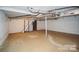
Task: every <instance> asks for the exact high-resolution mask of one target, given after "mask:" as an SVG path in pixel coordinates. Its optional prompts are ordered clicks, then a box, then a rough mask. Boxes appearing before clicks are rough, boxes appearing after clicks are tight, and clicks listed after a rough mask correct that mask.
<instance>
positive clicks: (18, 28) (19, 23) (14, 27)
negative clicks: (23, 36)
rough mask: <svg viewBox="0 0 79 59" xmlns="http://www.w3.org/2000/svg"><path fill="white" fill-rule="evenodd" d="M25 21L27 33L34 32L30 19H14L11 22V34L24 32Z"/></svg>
mask: <svg viewBox="0 0 79 59" xmlns="http://www.w3.org/2000/svg"><path fill="white" fill-rule="evenodd" d="M24 20H25V31H32V30H33V25H32V20H30V19H29V18H13V19H10V20H9V33H17V32H24ZM28 22H29V25H28ZM28 26H29V28H28Z"/></svg>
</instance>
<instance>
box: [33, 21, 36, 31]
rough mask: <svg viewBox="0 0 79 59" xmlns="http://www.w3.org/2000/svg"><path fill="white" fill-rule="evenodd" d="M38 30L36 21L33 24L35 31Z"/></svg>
mask: <svg viewBox="0 0 79 59" xmlns="http://www.w3.org/2000/svg"><path fill="white" fill-rule="evenodd" d="M36 30H37V21H36V20H35V21H34V22H33V31H36Z"/></svg>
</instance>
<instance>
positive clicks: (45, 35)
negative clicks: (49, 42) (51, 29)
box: [45, 17, 47, 39]
mask: <svg viewBox="0 0 79 59" xmlns="http://www.w3.org/2000/svg"><path fill="white" fill-rule="evenodd" d="M45 38H46V39H47V17H45Z"/></svg>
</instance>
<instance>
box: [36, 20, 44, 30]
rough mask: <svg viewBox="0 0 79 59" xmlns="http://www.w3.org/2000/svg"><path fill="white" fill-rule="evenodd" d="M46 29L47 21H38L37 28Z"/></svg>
mask: <svg viewBox="0 0 79 59" xmlns="http://www.w3.org/2000/svg"><path fill="white" fill-rule="evenodd" d="M44 29H45V21H37V30H44Z"/></svg>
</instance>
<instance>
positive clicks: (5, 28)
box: [0, 11, 8, 45]
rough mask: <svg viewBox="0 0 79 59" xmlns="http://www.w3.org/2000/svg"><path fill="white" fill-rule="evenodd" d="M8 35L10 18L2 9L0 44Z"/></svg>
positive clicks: (0, 15) (0, 13)
mask: <svg viewBox="0 0 79 59" xmlns="http://www.w3.org/2000/svg"><path fill="white" fill-rule="evenodd" d="M7 36H8V18H7V16H6V15H5V13H4V12H3V11H0V45H2V43H3V42H4V41H5V39H6V38H7Z"/></svg>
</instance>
